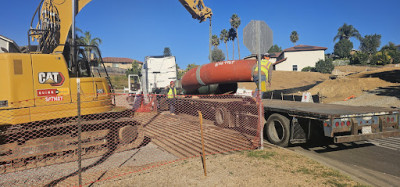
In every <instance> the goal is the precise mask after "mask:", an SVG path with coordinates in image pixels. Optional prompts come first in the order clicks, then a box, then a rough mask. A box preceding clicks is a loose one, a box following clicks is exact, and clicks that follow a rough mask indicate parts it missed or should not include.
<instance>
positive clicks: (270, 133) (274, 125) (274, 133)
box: [264, 114, 290, 147]
mask: <svg viewBox="0 0 400 187" xmlns="http://www.w3.org/2000/svg"><path fill="white" fill-rule="evenodd" d="M289 127H290V120H289V119H288V118H287V117H285V116H282V115H280V114H272V115H271V116H269V118H268V120H267V123H266V124H265V126H264V135H265V136H266V138H267V139H268V141H269V142H271V143H272V144H274V145H278V146H281V147H287V146H288V145H289V136H290V128H289Z"/></svg>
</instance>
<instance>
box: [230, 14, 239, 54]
mask: <svg viewBox="0 0 400 187" xmlns="http://www.w3.org/2000/svg"><path fill="white" fill-rule="evenodd" d="M229 22H230V23H231V27H232V28H234V29H235V31H236V38H237V47H238V54H239V60H240V45H239V34H238V28H239V26H240V24H241V21H240V18H239V16H238V15H237V14H233V15H232V16H231V19H230V20H229Z"/></svg>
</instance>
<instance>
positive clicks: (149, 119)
mask: <svg viewBox="0 0 400 187" xmlns="http://www.w3.org/2000/svg"><path fill="white" fill-rule="evenodd" d="M89 2H90V0H77V1H75V0H74V1H63V2H62V3H60V2H58V0H41V2H40V4H39V6H38V7H37V9H36V12H35V14H34V16H33V18H32V23H31V26H30V29H29V30H28V39H29V44H28V46H25V47H18V45H17V44H16V43H15V42H14V41H13V40H10V39H7V40H4V41H6V45H4V47H3V46H2V51H3V52H2V53H0V83H1V85H2V86H1V87H2V89H3V91H2V92H0V185H1V186H96V185H97V186H132V185H134V186H135V185H136V186H210V185H211V186H255V185H263V186H265V185H267V186H270V185H271V186H294V185H298V186H360V185H371V184H372V185H377V184H380V183H371V182H370V181H368V180H363V177H358V178H357V177H356V178H354V177H353V173H349V172H348V171H345V172H343V171H342V170H341V169H340V168H336V167H330V165H329V164H326V163H324V162H321V161H320V160H317V159H313V158H312V157H307V156H304V155H302V154H300V153H298V152H296V151H293V150H294V148H293V147H298V146H303V147H307V146H309V145H313V146H314V145H318V146H317V147H324V148H326V147H330V146H336V147H337V146H339V147H340V146H360V145H361V147H362V146H363V145H364V144H366V143H367V144H371V142H369V141H372V140H384V141H386V140H387V138H395V139H394V140H396V141H397V139H396V138H398V137H400V129H399V127H400V76H399V75H400V67H399V66H398V64H389V65H386V66H350V65H346V66H335V68H334V70H333V71H332V73H331V74H323V73H319V72H300V71H278V70H274V71H272V73H271V74H269V75H268V74H267V76H270V78H271V77H272V81H271V82H270V86H268V87H267V90H266V91H265V92H263V93H261V90H257V87H258V86H257V84H259V85H261V83H259V82H254V80H253V79H254V77H255V76H256V75H255V74H254V70H255V67H257V68H259V69H261V65H260V64H261V61H262V60H261V58H260V57H261V55H260V54H258V57H257V58H256V59H237V60H226V61H220V62H210V63H207V64H203V65H201V66H198V67H195V68H193V69H190V70H188V71H187V72H185V74H183V76H182V78H181V79H178V74H177V73H178V70H177V63H176V58H175V56H172V55H171V56H147V57H146V58H145V61H144V62H143V66H142V68H141V70H140V74H127V75H126V76H127V80H128V81H127V82H126V83H125V84H124V87H125V86H126V87H127V89H126V91H127V92H125V90H122V89H116V88H115V84H116V83H115V82H113V81H112V80H113V79H112V78H111V77H112V76H110V74H109V72H107V68H106V67H105V65H104V62H103V60H102V56H101V52H100V50H99V48H98V47H97V46H95V45H84V44H82V43H79V42H77V41H78V40H76V38H75V37H76V34H75V15H73V13H72V12H74V13H75V14H78V13H79V12H80V11H81V9H82V8H83V7H84V6H86V5H87V4H88V3H89ZM179 2H180V3H181V4H182V5H183V7H184V8H185V9H186V10H187V11H188V12H189V13H190V15H191V16H192V17H193V18H194V19H197V20H198V21H200V22H204V21H207V20H209V21H210V28H211V17H212V11H211V8H208V7H206V6H205V5H204V3H203V1H189V0H179ZM35 19H38V20H37V21H38V23H37V24H36V23H35V24H36V25H33V21H34V20H35ZM271 37H272V35H271ZM210 38H211V36H210ZM31 42H32V44H31ZM269 42H270V43H271V45H272V41H269ZM33 43H34V44H33ZM250 43H251V42H250ZM0 44H2V43H0ZM270 47H271V46H268V49H269V48H270ZM210 49H211V47H210ZM265 54H266V53H265ZM265 54H264V56H265V59H269V57H268V55H265ZM210 58H212V57H210ZM263 58H264V57H263ZM271 68H272V67H271ZM296 68H297V66H296ZM258 76H261V71H259V74H258ZM263 81H266V80H263ZM260 82H262V81H260ZM256 83H257V84H256ZM258 91H259V92H258ZM392 144H396V143H392ZM392 144H391V145H392ZM369 146H370V145H369ZM387 147H389V148H390V149H391V150H394V153H391V154H394V155H396V154H397V153H398V151H400V150H398V148H397V147H393V148H391V147H390V146H389V145H387ZM312 148H314V147H312ZM348 149H350V148H348ZM396 163H398V162H396ZM399 168H400V167H398V168H397V169H396V168H394V169H391V171H390V172H393V173H396V172H397V171H398V170H399ZM390 172H389V174H391V175H393V176H394V177H395V178H394V180H393V181H394V182H391V183H390V184H396V180H397V179H398V178H396V177H398V176H397V175H398V173H397V174H393V173H390ZM354 175H356V174H354ZM365 175H366V174H365ZM399 179H400V178H399ZM385 180H386V179H385ZM391 180H392V179H391ZM399 181H400V180H399ZM398 184H400V183H398Z"/></svg>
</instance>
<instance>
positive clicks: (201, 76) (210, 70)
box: [182, 60, 257, 92]
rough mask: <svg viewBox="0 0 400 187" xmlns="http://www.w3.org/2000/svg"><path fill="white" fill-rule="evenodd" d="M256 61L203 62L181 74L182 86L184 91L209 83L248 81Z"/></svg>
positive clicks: (190, 90)
mask: <svg viewBox="0 0 400 187" xmlns="http://www.w3.org/2000/svg"><path fill="white" fill-rule="evenodd" d="M256 63H257V61H256V60H232V61H222V62H214V63H209V64H204V65H202V66H199V67H196V68H193V69H191V70H189V71H188V72H186V73H185V75H183V77H182V87H183V89H185V91H186V92H193V91H195V90H196V89H198V88H200V87H201V86H205V85H209V84H226V83H236V82H249V81H251V77H252V75H251V73H252V69H253V66H255V65H256Z"/></svg>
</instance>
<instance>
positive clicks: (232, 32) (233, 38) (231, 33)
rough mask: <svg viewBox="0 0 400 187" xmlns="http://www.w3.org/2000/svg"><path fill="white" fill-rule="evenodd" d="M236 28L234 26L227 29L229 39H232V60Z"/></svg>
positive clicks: (233, 57)
mask: <svg viewBox="0 0 400 187" xmlns="http://www.w3.org/2000/svg"><path fill="white" fill-rule="evenodd" d="M236 36H237V34H236V30H235V29H234V28H230V29H229V31H228V37H229V40H231V41H232V46H233V51H232V60H234V59H235V39H236Z"/></svg>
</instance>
